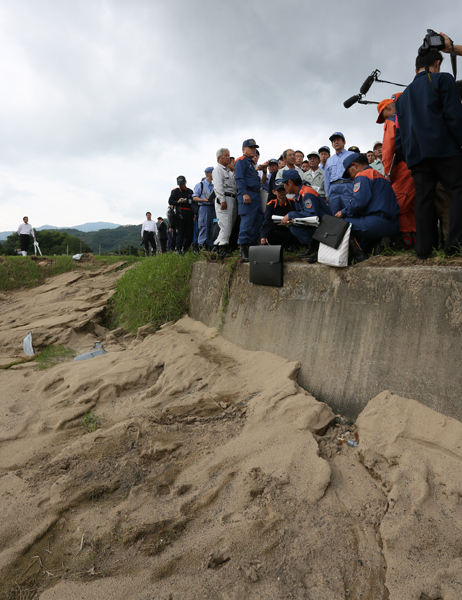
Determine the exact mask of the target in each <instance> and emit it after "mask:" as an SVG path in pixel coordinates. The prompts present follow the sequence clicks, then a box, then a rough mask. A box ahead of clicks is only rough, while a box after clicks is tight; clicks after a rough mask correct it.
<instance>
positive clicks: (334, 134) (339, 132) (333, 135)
mask: <svg viewBox="0 0 462 600" xmlns="http://www.w3.org/2000/svg"><path fill="white" fill-rule="evenodd" d="M336 137H341V138H342V139H343V141H345V136H344V135H343V133H342V132H341V131H335V132H334V133H333V134H332V135H331V136H330V138H329V139H330V141H332V140H333V139H334V138H336Z"/></svg>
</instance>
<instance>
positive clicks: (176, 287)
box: [0, 252, 200, 332]
mask: <svg viewBox="0 0 462 600" xmlns="http://www.w3.org/2000/svg"><path fill="white" fill-rule="evenodd" d="M199 258H200V257H199V256H198V255H196V254H193V253H192V252H188V253H187V254H186V255H184V256H181V255H178V254H172V253H168V254H159V255H157V256H154V257H151V258H147V259H146V258H137V257H133V256H131V257H130V256H124V257H118V256H117V257H116V256H110V257H109V256H105V257H102V256H101V257H100V256H95V257H93V258H92V259H91V261H90V262H83V263H79V262H76V261H73V260H72V258H71V257H68V256H56V257H53V258H47V259H46V264H45V265H43V266H39V265H38V262H40V261H35V260H31V259H30V258H27V259H24V258H22V257H0V291H10V290H14V289H19V288H31V287H34V286H37V285H40V284H41V283H42V282H43V281H44V280H45V278H46V277H50V276H53V275H59V274H61V273H66V272H68V271H74V270H79V269H90V270H95V269H98V268H100V267H101V266H102V265H103V264H114V263H116V262H120V261H123V262H125V263H127V264H128V265H132V264H133V263H135V262H138V263H139V264H137V265H136V266H135V267H134V268H133V269H129V270H128V271H127V272H126V273H124V274H123V275H122V277H121V278H120V279H119V280H118V281H117V283H116V293H115V295H114V296H113V298H112V299H111V301H110V307H109V308H110V314H109V318H108V321H109V323H107V325H109V327H111V328H115V327H123V328H124V329H125V330H127V331H130V332H136V330H137V329H138V327H141V326H143V325H146V324H147V323H152V324H153V325H155V326H156V327H160V326H161V325H163V324H164V323H167V322H168V321H175V320H177V319H179V318H180V317H181V316H182V315H183V314H184V313H185V312H186V311H187V310H188V304H189V280H190V277H191V267H192V264H193V263H194V262H195V261H196V260H198V259H199ZM44 259H45V257H44Z"/></svg>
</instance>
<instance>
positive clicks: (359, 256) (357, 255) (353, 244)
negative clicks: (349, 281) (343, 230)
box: [349, 236, 367, 263]
mask: <svg viewBox="0 0 462 600" xmlns="http://www.w3.org/2000/svg"><path fill="white" fill-rule="evenodd" d="M349 255H350V259H351V260H352V261H355V262H356V263H360V262H363V261H364V260H367V254H366V253H365V252H364V251H363V250H362V248H361V246H360V245H359V244H358V242H357V241H356V240H355V238H354V237H353V236H351V237H350V245H349Z"/></svg>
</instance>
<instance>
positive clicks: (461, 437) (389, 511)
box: [0, 269, 462, 600]
mask: <svg viewBox="0 0 462 600" xmlns="http://www.w3.org/2000/svg"><path fill="white" fill-rule="evenodd" d="M77 275H78V276H79V277H77ZM80 275H81V274H80V273H79V274H67V275H63V276H59V277H56V278H54V279H53V280H52V281H51V282H49V283H47V285H45V286H41V288H37V289H35V290H30V291H26V292H24V291H21V292H15V293H11V294H5V295H3V296H2V298H1V299H0V308H1V311H0V359H1V360H2V361H5V362H10V361H11V358H12V357H13V356H17V355H19V354H20V353H18V340H21V339H22V336H23V333H24V332H25V333H27V332H28V331H32V333H33V336H34V340H37V343H39V344H41V345H43V344H48V343H51V341H52V343H63V344H66V345H70V346H72V347H74V348H75V349H76V350H77V351H84V350H87V349H89V348H91V347H92V345H93V343H94V341H96V340H97V339H99V340H102V341H103V344H104V347H105V348H106V350H107V351H108V354H106V355H104V356H99V357H96V358H94V359H92V360H89V361H84V362H62V363H61V364H59V365H57V366H55V367H53V368H52V369H50V370H48V371H40V372H39V371H37V370H36V367H35V366H34V364H33V363H25V364H22V365H18V366H16V367H13V368H12V369H9V370H8V371H5V372H2V374H1V375H0V377H1V378H2V379H1V383H2V394H1V396H0V398H1V399H0V411H1V413H0V414H1V415H2V419H1V421H0V508H1V511H2V517H3V518H2V520H1V521H0V573H1V578H0V598H5V599H18V600H19V599H21V600H24V599H32V598H37V599H38V598H39V599H40V600H71V599H72V600H74V599H79V600H80V599H82V600H90V599H92V600H109V599H110V600H161V599H162V600H167V599H172V600H177V599H180V598H181V599H182V600H192V599H197V598H201V599H202V598H204V599H211V600H212V599H213V600H215V599H219V600H221V599H223V600H238V599H239V600H242V599H243V598H246V599H247V598H249V599H253V598H255V599H265V600H266V599H268V600H269V599H274V598H281V599H285V598H294V599H307V600H341V599H347V598H348V599H357V600H359V599H363V600H364V599H371V600H372V599H373V600H376V599H377V600H381V599H386V598H391V599H393V600H398V599H399V600H402V599H406V600H408V599H409V600H414V599H415V600H429V599H430V600H437V599H440V600H460V598H461V597H462V535H461V534H462V450H461V446H462V424H461V423H459V422H458V421H455V420H453V419H449V418H446V417H443V416H442V415H440V414H438V413H436V412H434V411H432V410H430V409H428V408H426V407H424V406H422V405H420V404H419V403H417V402H415V401H413V400H408V399H404V398H400V397H397V396H393V395H391V394H390V393H389V392H383V393H382V394H380V395H379V396H377V397H376V398H374V399H373V400H371V401H370V402H369V404H368V406H367V407H366V408H365V410H364V411H363V412H362V413H361V415H360V416H359V418H358V420H357V422H356V423H355V424H353V423H346V422H345V421H344V420H343V419H341V418H340V417H338V416H337V417H336V415H334V414H333V413H332V411H331V409H330V408H329V407H328V406H327V405H325V404H323V403H319V402H317V401H316V399H315V398H313V397H312V396H310V395H309V394H308V393H307V392H306V391H304V390H303V389H301V388H300V387H299V386H298V384H297V381H296V379H297V372H298V369H299V364H298V363H294V362H288V361H286V360H284V359H282V358H280V357H278V356H275V355H274V354H271V353H266V352H248V351H245V350H242V349H240V348H238V347H236V346H234V345H233V344H231V343H229V342H227V341H226V340H224V339H223V338H221V337H220V336H216V335H215V332H214V331H213V330H210V329H208V328H206V327H205V326H203V325H202V324H200V323H197V322H195V321H193V320H191V319H190V318H188V317H184V318H183V319H181V320H180V321H179V322H178V323H176V324H169V325H167V326H165V327H164V328H163V329H162V330H161V331H159V332H157V333H152V332H151V331H150V328H149V327H145V328H142V329H141V330H140V331H139V333H138V336H137V338H134V336H125V335H124V333H123V332H122V331H120V330H119V331H114V332H109V331H107V330H105V329H104V328H103V327H102V326H101V324H100V321H101V318H102V316H103V314H104V307H105V305H106V303H107V299H108V298H109V297H110V295H111V294H112V286H113V283H114V281H115V279H116V277H118V274H117V273H114V272H110V269H107V270H102V271H101V272H99V273H98V274H97V275H96V276H95V275H94V274H93V273H91V274H88V275H86V274H84V277H80ZM46 306H48V313H47V310H46ZM50 306H51V307H53V308H52V310H51V311H50ZM50 312H51V315H50V314H49V313H50ZM47 319H49V320H47ZM35 334H36V335H35ZM19 347H20V346H19ZM90 410H91V411H92V412H93V413H94V414H95V415H96V416H97V417H98V419H99V424H100V427H99V428H98V429H97V430H96V431H90V432H89V431H87V430H86V429H85V428H84V426H83V422H82V417H83V415H84V413H88V411H90ZM348 440H350V443H354V442H358V447H351V446H349V445H348V444H347V441H348Z"/></svg>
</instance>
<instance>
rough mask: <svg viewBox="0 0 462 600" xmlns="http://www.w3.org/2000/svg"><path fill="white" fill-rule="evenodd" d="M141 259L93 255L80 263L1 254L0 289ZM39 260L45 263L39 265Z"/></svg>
mask: <svg viewBox="0 0 462 600" xmlns="http://www.w3.org/2000/svg"><path fill="white" fill-rule="evenodd" d="M141 260H143V259H142V258H138V257H135V256H94V257H93V258H92V260H91V261H90V262H83V263H80V262H78V261H75V260H73V259H72V257H71V256H53V257H46V256H44V257H43V260H42V261H36V260H33V259H31V258H30V257H28V258H24V257H22V256H1V257H0V291H3V292H6V291H11V290H16V289H19V288H32V287H35V286H36V285H40V284H41V283H43V281H44V280H45V279H46V278H47V277H50V276H53V275H60V274H61V273H67V272H68V271H77V270H79V269H80V270H81V269H86V270H90V271H94V270H96V269H99V268H100V267H102V266H103V265H111V264H114V263H117V262H122V261H123V262H125V263H127V265H132V264H133V263H134V262H138V261H141ZM39 262H44V263H46V264H44V265H43V266H39V264H38V263H39Z"/></svg>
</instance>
